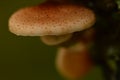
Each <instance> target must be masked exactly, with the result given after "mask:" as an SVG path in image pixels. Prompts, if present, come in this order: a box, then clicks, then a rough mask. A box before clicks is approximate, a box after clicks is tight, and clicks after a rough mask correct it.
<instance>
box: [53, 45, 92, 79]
mask: <svg viewBox="0 0 120 80" xmlns="http://www.w3.org/2000/svg"><path fill="white" fill-rule="evenodd" d="M55 63H56V68H57V70H58V72H59V73H60V74H61V75H62V76H64V77H65V78H68V79H70V80H76V79H79V78H81V77H83V76H85V75H86V74H87V73H88V72H89V71H90V70H91V68H92V66H93V63H92V60H91V59H90V55H89V53H88V50H87V47H86V45H85V44H84V43H79V44H76V45H75V46H72V47H70V48H65V47H62V48H59V49H58V53H57V57H56V62H55Z"/></svg>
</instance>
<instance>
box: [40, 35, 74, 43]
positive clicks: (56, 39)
mask: <svg viewBox="0 0 120 80" xmlns="http://www.w3.org/2000/svg"><path fill="white" fill-rule="evenodd" d="M71 37H72V34H66V35H59V36H57V35H48V36H41V37H40V38H41V40H42V42H43V43H45V44H47V45H59V44H61V43H63V42H66V41H67V40H69V39H70V38H71Z"/></svg>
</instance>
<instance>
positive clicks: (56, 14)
mask: <svg viewBox="0 0 120 80" xmlns="http://www.w3.org/2000/svg"><path fill="white" fill-rule="evenodd" d="M94 23H95V15H94V13H93V12H92V11H91V10H90V9H88V8H85V7H84V6H81V5H74V4H60V3H43V4H41V5H37V6H32V7H26V8H23V9H20V10H18V11H17V12H15V13H14V14H13V15H12V16H11V17H10V19H9V29H10V31H11V32H12V33H14V34H16V35H22V36H45V35H64V34H68V33H73V32H76V31H81V30H84V29H87V28H89V27H91V26H92V25H93V24H94Z"/></svg>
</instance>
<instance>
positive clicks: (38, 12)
mask: <svg viewBox="0 0 120 80" xmlns="http://www.w3.org/2000/svg"><path fill="white" fill-rule="evenodd" d="M95 21H96V18H95V14H94V12H93V11H92V10H91V9H89V8H88V7H86V6H85V5H83V4H81V3H80V4H79V5H78V4H76V3H73V0H48V1H46V2H44V3H41V4H39V5H36V6H31V7H26V8H22V9H20V10H18V11H17V12H15V13H14V14H13V15H12V16H11V17H10V19H9V30H10V31H11V32H12V33H14V34H16V35H18V36H40V39H41V41H42V42H43V43H45V44H47V45H51V46H52V45H54V46H56V45H57V46H59V50H58V53H57V58H56V67H57V70H58V72H60V74H61V75H63V76H64V77H67V78H69V79H77V78H79V77H81V76H84V75H85V74H87V73H88V72H89V70H90V69H91V68H92V60H91V59H90V54H89V47H90V45H91V44H92V42H93V40H94V33H95V30H94V28H93V27H92V26H93V25H94V24H95ZM91 27H92V28H91ZM71 43H72V44H71ZM66 44H67V45H66Z"/></svg>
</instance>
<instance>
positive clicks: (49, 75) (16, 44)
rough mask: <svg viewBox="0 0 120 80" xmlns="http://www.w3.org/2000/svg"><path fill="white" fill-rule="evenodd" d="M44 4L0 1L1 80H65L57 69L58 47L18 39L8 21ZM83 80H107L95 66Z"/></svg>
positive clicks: (28, 0)
mask: <svg viewBox="0 0 120 80" xmlns="http://www.w3.org/2000/svg"><path fill="white" fill-rule="evenodd" d="M40 2H42V1H40V0H24V1H22V0H1V1H0V80H65V79H64V78H63V77H62V76H60V75H59V73H58V72H57V71H56V68H55V64H54V62H55V56H56V50H57V48H56V47H51V46H47V45H45V44H43V43H42V42H41V41H40V39H39V37H18V36H16V35H14V34H12V33H10V32H9V30H8V19H9V17H10V16H11V14H12V13H13V12H15V11H16V10H18V9H19V8H22V7H26V6H31V5H36V4H39V3H40ZM80 80H103V78H102V75H101V70H100V68H99V67H98V66H95V67H94V68H93V69H92V70H91V72H90V73H89V74H88V75H86V76H85V77H83V78H82V79H80Z"/></svg>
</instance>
